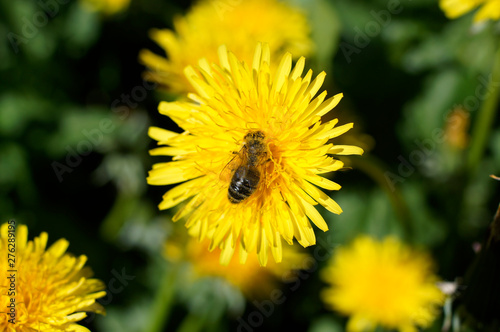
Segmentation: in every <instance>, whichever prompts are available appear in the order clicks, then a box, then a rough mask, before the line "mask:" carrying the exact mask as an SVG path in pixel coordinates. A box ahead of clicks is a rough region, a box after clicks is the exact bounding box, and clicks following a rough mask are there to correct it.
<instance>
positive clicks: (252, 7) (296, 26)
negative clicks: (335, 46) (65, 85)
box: [139, 0, 312, 93]
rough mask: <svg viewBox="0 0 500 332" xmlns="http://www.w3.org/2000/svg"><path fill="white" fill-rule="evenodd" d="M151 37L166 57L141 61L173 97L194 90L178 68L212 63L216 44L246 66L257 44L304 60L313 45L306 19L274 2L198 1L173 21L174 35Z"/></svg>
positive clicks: (156, 33)
mask: <svg viewBox="0 0 500 332" xmlns="http://www.w3.org/2000/svg"><path fill="white" fill-rule="evenodd" d="M151 37H152V39H153V40H154V41H155V42H156V43H158V45H160V47H162V48H163V49H164V50H165V53H166V56H167V58H164V57H162V56H159V55H156V54H154V53H152V52H150V51H148V50H143V51H142V52H141V53H140V55H139V58H140V61H141V63H142V64H144V65H146V66H147V67H148V68H149V69H150V70H151V72H149V73H148V75H147V79H150V80H153V81H156V82H158V83H160V84H161V85H163V86H165V87H168V88H169V89H170V90H172V91H173V92H176V93H184V92H193V91H194V88H193V87H192V86H191V84H190V82H189V81H188V80H187V79H186V77H185V76H184V74H183V69H184V68H185V67H186V66H188V65H190V66H195V65H196V64H197V63H198V60H199V59H201V58H206V59H207V60H208V61H209V62H210V63H212V62H216V61H217V50H218V48H219V46H220V45H226V46H227V48H228V49H230V50H231V51H232V52H233V53H234V54H236V56H237V57H238V59H241V60H244V61H246V62H247V63H251V61H252V57H253V52H254V50H255V44H256V43H257V42H267V43H269V46H270V52H271V55H272V56H274V55H275V54H278V53H279V54H282V53H284V51H289V52H291V53H292V54H301V55H304V56H306V55H308V54H309V52H310V51H311V46H312V42H311V40H310V38H309V26H308V23H307V20H306V17H305V15H304V14H303V13H302V12H300V11H298V10H297V9H295V8H292V7H290V6H288V5H287V4H285V3H283V2H279V1H277V0H245V1H238V2H236V1H228V2H225V1H213V0H204V1H200V2H199V3H197V4H196V5H194V7H193V8H192V9H191V10H190V11H189V12H188V13H187V15H186V16H184V17H177V18H176V19H175V20H174V31H172V30H167V29H165V30H152V31H151Z"/></svg>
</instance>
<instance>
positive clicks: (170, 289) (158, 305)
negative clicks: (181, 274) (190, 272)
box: [144, 266, 177, 332]
mask: <svg viewBox="0 0 500 332" xmlns="http://www.w3.org/2000/svg"><path fill="white" fill-rule="evenodd" d="M176 282H177V269H176V268H175V267H172V266H169V268H168V269H165V272H164V274H163V276H162V279H161V281H160V285H158V287H159V288H158V290H157V291H156V292H155V298H154V302H153V304H152V306H151V316H150V319H149V326H147V327H146V329H145V330H144V331H145V332H161V331H164V327H165V326H166V325H167V322H168V318H169V316H170V311H171V309H172V305H173V303H174V295H175V289H176V287H175V286H176V285H175V284H176Z"/></svg>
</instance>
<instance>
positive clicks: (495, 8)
mask: <svg viewBox="0 0 500 332" xmlns="http://www.w3.org/2000/svg"><path fill="white" fill-rule="evenodd" d="M439 6H440V7H441V9H442V10H443V11H444V13H445V15H446V17H448V18H450V19H455V18H457V17H460V16H462V15H464V14H466V13H468V12H470V11H472V10H474V9H475V8H477V7H481V8H480V9H479V10H478V11H477V13H476V14H475V15H474V23H479V22H482V21H486V20H498V19H500V1H498V0H440V1H439Z"/></svg>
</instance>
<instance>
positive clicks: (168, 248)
mask: <svg viewBox="0 0 500 332" xmlns="http://www.w3.org/2000/svg"><path fill="white" fill-rule="evenodd" d="M177 242H178V241H177ZM208 245H209V241H208V240H205V241H203V242H198V240H197V239H196V238H194V237H190V238H189V239H188V241H187V243H182V244H180V243H173V242H172V241H168V242H167V243H166V245H165V254H166V257H167V259H171V260H173V261H179V260H180V259H183V260H184V261H188V262H190V263H191V265H192V268H193V273H194V276H195V277H197V278H200V277H219V278H222V279H225V280H226V281H227V282H228V283H230V284H231V285H233V286H234V287H236V288H238V289H239V290H240V291H241V292H242V293H243V294H245V296H246V297H247V298H250V299H256V298H265V297H268V296H269V294H270V293H271V292H272V290H273V289H275V288H276V287H278V281H279V280H286V281H292V280H293V279H294V278H295V277H296V274H295V272H294V271H295V270H300V269H305V268H307V263H308V262H309V261H308V257H309V256H308V255H307V254H305V253H303V252H300V251H299V250H297V247H296V246H290V245H284V246H283V258H284V260H283V262H282V263H279V264H278V263H274V262H269V264H268V265H267V266H265V267H263V266H261V265H260V264H259V261H258V258H257V255H256V254H255V253H252V254H250V255H249V256H248V259H247V261H246V263H245V264H240V263H239V262H238V261H237V260H236V259H234V258H232V259H231V260H230V262H229V264H228V265H227V266H221V265H220V264H219V255H220V249H218V248H216V249H214V250H213V251H208V250H207V247H208Z"/></svg>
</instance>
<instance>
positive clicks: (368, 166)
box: [350, 155, 413, 241]
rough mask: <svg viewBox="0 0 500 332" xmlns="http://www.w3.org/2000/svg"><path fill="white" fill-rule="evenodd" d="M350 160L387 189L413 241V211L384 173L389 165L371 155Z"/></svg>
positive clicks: (396, 211) (399, 218) (406, 231)
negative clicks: (386, 165) (392, 186)
mask: <svg viewBox="0 0 500 332" xmlns="http://www.w3.org/2000/svg"><path fill="white" fill-rule="evenodd" d="M350 161H351V164H352V166H353V168H354V169H359V170H360V171H362V172H364V173H365V174H366V175H368V176H369V177H371V178H372V179H373V181H375V182H376V183H377V184H378V185H379V186H380V187H381V188H382V189H383V190H384V191H385V193H386V194H387V196H388V197H389V200H390V202H391V204H392V207H393V208H394V211H395V213H396V215H397V216H398V220H399V222H400V223H401V226H402V227H403V231H404V232H405V233H404V234H405V236H406V238H405V240H407V241H411V240H412V239H413V228H412V224H411V213H410V211H409V209H408V206H407V204H406V202H405V200H404V198H403V197H402V195H401V194H400V192H399V191H397V190H395V189H394V188H391V187H390V186H389V183H388V181H387V178H386V176H385V173H384V169H387V167H385V166H384V165H383V164H382V162H381V161H380V160H379V159H377V158H375V157H373V156H370V155H365V156H363V158H351V159H350Z"/></svg>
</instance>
